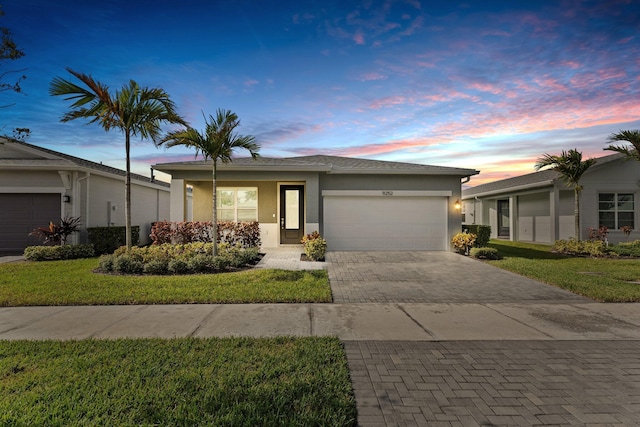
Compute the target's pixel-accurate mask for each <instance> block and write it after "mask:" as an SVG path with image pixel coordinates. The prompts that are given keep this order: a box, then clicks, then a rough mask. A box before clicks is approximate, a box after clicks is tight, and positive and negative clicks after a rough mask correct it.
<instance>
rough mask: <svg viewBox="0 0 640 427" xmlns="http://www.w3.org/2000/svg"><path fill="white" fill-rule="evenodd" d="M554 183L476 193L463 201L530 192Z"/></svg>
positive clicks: (537, 183) (465, 197)
mask: <svg viewBox="0 0 640 427" xmlns="http://www.w3.org/2000/svg"><path fill="white" fill-rule="evenodd" d="M553 181H554V180H549V181H544V182H536V183H535V184H525V185H519V186H517V187H509V188H502V189H500V190H493V191H485V192H482V193H476V194H472V195H467V196H464V195H463V196H462V200H469V199H473V198H476V197H478V198H480V197H486V196H493V195H497V194H505V195H507V194H511V193H514V192H517V191H522V190H530V189H533V188H544V187H548V186H551V185H553Z"/></svg>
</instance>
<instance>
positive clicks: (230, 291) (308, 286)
mask: <svg viewBox="0 0 640 427" xmlns="http://www.w3.org/2000/svg"><path fill="white" fill-rule="evenodd" d="M97 267H98V260H97V258H87V259H75V260H66V261H42V262H15V263H7V264H0V306H5V307H7V306H31V305H109V304H191V303H284V302H290V303H304V302H331V287H330V286H329V279H328V276H327V272H326V271H324V270H317V271H285V270H268V269H265V270H260V269H250V270H245V271H240V272H234V273H220V274H193V275H184V276H114V275H107V274H98V273H93V272H92V270H93V269H94V268H97Z"/></svg>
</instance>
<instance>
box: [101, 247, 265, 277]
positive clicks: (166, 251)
mask: <svg viewBox="0 0 640 427" xmlns="http://www.w3.org/2000/svg"><path fill="white" fill-rule="evenodd" d="M212 246H213V243H203V242H196V243H186V244H178V245H172V244H170V243H164V244H161V245H151V246H146V247H137V246H134V247H132V248H131V250H130V251H128V252H127V248H126V247H124V246H121V247H119V248H118V249H116V250H115V251H114V252H113V254H112V255H103V256H101V257H100V261H99V262H100V268H101V269H102V270H103V271H106V272H119V273H125V274H190V273H215V272H217V271H224V270H229V269H233V268H241V267H244V266H246V265H248V264H249V265H250V264H255V263H256V262H257V261H258V260H259V259H260V252H259V250H258V248H248V249H243V248H242V247H241V246H240V245H239V244H238V245H234V246H232V245H229V244H228V243H221V244H219V245H218V254H219V255H218V256H216V257H213V256H212V255H211V253H212V252H213V251H212ZM121 258H122V260H121Z"/></svg>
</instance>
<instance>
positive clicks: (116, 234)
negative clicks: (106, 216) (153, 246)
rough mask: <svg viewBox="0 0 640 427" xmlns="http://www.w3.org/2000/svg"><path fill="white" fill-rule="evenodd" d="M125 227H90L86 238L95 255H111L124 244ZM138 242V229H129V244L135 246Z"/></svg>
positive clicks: (135, 226)
mask: <svg viewBox="0 0 640 427" xmlns="http://www.w3.org/2000/svg"><path fill="white" fill-rule="evenodd" d="M125 232H126V229H125V227H90V228H87V238H88V239H89V243H91V244H92V245H93V247H94V249H95V251H96V255H102V254H110V253H113V252H114V251H115V250H116V249H118V248H119V247H120V246H123V245H125V244H126V234H125ZM139 241H140V227H139V226H137V225H134V226H132V227H131V243H132V244H133V245H134V246H136V245H137V244H138V242H139Z"/></svg>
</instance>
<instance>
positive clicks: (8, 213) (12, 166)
mask: <svg viewBox="0 0 640 427" xmlns="http://www.w3.org/2000/svg"><path fill="white" fill-rule="evenodd" d="M131 178H132V179H131V182H132V187H131V191H132V195H131V199H132V210H131V215H132V225H138V226H140V243H146V242H148V241H149V232H150V227H151V223H152V222H154V221H159V220H165V219H168V218H169V194H170V191H169V184H168V183H165V182H160V181H155V180H151V179H150V178H147V177H144V176H141V175H137V174H132V177H131ZM124 199H125V171H123V170H120V169H116V168H112V167H109V166H106V165H102V164H100V163H95V162H91V161H89V160H85V159H81V158H78V157H74V156H70V155H68V154H64V153H59V152H56V151H53V150H49V149H46V148H42V147H37V146H35V145H32V144H27V143H25V142H19V141H12V140H9V139H6V138H0V254H3V253H4V254H7V253H21V252H22V250H23V249H24V248H25V247H26V246H29V245H34V244H39V243H40V241H39V240H38V239H37V238H35V237H32V236H29V233H30V232H31V231H32V230H33V229H35V228H37V227H42V226H47V225H48V224H49V221H53V222H54V223H57V222H59V221H60V218H63V217H65V216H67V215H69V216H73V217H80V218H81V228H82V231H81V232H80V233H78V234H76V235H74V236H72V240H71V242H72V243H85V242H86V234H87V233H86V229H87V228H89V227H102V226H124V222H125V219H124Z"/></svg>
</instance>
